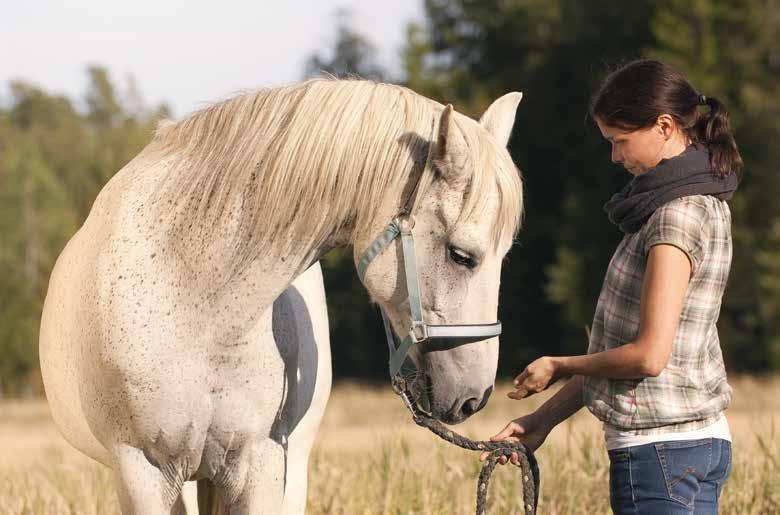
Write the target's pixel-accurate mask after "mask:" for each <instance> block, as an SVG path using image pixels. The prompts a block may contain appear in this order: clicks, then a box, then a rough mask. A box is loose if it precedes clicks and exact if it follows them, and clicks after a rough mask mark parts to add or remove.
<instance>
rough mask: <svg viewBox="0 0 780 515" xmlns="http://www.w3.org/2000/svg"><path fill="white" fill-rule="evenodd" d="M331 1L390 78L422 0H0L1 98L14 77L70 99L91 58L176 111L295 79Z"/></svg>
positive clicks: (328, 44)
mask: <svg viewBox="0 0 780 515" xmlns="http://www.w3.org/2000/svg"><path fill="white" fill-rule="evenodd" d="M340 8H347V9H349V10H350V12H351V16H350V20H351V22H352V23H351V26H352V27H353V28H354V29H355V30H356V31H357V32H358V33H360V34H361V35H363V36H364V37H366V38H367V39H369V41H371V42H372V43H373V44H374V46H375V47H376V49H377V51H378V55H377V60H378V62H379V64H380V65H382V66H383V67H384V68H385V69H387V70H388V71H389V72H390V73H391V74H395V75H398V74H399V73H400V50H401V47H402V45H403V43H404V40H405V30H406V25H407V23H409V22H411V21H422V19H423V6H422V0H385V1H380V0H362V1H361V0H319V1H317V0H302V1H295V0H290V1H283V0H243V1H240V0H210V1H204V0H123V1H117V0H67V1H63V0H59V1H57V0H0V101H2V99H3V97H5V98H7V97H8V83H9V81H10V80H12V79H23V80H25V81H27V82H31V83H33V84H35V85H37V86H40V87H41V88H43V89H44V90H45V91H47V92H50V93H60V94H65V95H67V96H68V97H70V98H71V99H73V100H75V101H77V104H78V103H79V101H80V100H81V99H82V98H83V96H84V93H85V91H86V87H87V73H86V69H87V66H89V65H90V64H98V65H101V66H105V67H107V68H108V70H109V73H110V75H111V78H112V80H113V82H114V83H115V85H117V86H118V88H119V89H120V91H121V90H123V89H125V88H126V84H127V82H128V80H127V77H128V76H132V77H133V79H134V80H135V82H136V84H137V86H138V89H139V92H140V94H141V96H142V98H143V99H144V101H145V103H146V104H148V105H149V106H155V105H157V104H159V103H162V102H165V103H166V104H168V105H169V106H170V107H171V108H172V110H173V114H174V116H175V117H180V116H183V115H185V114H187V113H189V112H191V111H193V110H196V109H199V108H201V107H204V106H205V105H208V104H209V103H210V102H214V101H217V100H220V99H222V98H225V97H227V96H229V95H231V94H234V93H237V92H240V91H242V90H246V89H254V88H258V87H266V86H275V85H281V84H286V83H289V82H293V81H296V80H300V79H301V78H302V73H303V69H304V66H305V62H306V59H307V58H308V57H309V56H310V55H312V54H314V53H323V52H327V51H329V50H330V49H331V48H332V47H333V43H334V41H335V35H336V23H335V12H336V11H337V10H338V9H340Z"/></svg>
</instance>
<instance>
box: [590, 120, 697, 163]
mask: <svg viewBox="0 0 780 515" xmlns="http://www.w3.org/2000/svg"><path fill="white" fill-rule="evenodd" d="M596 123H597V124H598V126H599V129H600V130H601V135H602V136H604V139H606V140H607V141H609V142H610V143H611V144H612V162H613V163H616V164H619V165H621V166H623V168H625V169H626V170H627V171H628V173H630V174H631V175H634V176H636V175H641V174H643V173H645V172H646V171H648V170H650V169H651V168H653V167H655V165H657V164H658V162H659V161H661V159H664V158H666V157H671V156H670V155H669V150H670V148H669V145H668V143H669V141H670V135H672V134H673V132H674V131H673V132H672V133H670V132H668V131H667V130H665V129H666V128H665V127H664V126H663V124H664V121H662V120H661V117H659V121H658V122H656V124H655V125H653V126H651V127H647V128H645V129H636V130H633V131H628V130H625V129H620V128H617V127H612V126H610V125H606V124H605V123H604V122H603V121H602V120H601V119H599V118H598V117H596ZM684 148H685V147H684V146H683V150H684ZM680 151H681V150H680ZM680 151H678V152H677V153H679V152H680ZM673 155H676V154H673Z"/></svg>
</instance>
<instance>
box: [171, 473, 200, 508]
mask: <svg viewBox="0 0 780 515" xmlns="http://www.w3.org/2000/svg"><path fill="white" fill-rule="evenodd" d="M171 515H199V512H198V483H197V481H187V482H185V483H184V486H182V489H181V493H180V494H179V497H178V499H176V502H175V503H174V505H173V508H172V509H171Z"/></svg>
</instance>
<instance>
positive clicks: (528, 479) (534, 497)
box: [393, 375, 540, 515]
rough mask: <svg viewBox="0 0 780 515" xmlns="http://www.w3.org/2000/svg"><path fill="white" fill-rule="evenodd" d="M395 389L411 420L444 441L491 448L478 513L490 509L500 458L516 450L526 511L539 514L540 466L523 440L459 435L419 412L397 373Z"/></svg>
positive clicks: (482, 476) (481, 475)
mask: <svg viewBox="0 0 780 515" xmlns="http://www.w3.org/2000/svg"><path fill="white" fill-rule="evenodd" d="M393 391H395V393H397V394H398V395H399V396H400V397H401V398H402V399H403V400H404V404H406V407H407V408H408V409H409V411H410V412H411V413H412V419H413V420H414V422H415V423H416V424H417V425H418V426H421V427H425V428H427V429H428V430H430V431H431V432H433V433H434V434H436V435H437V436H439V437H440V438H442V439H443V440H446V441H448V442H450V443H451V444H454V445H457V446H458V447H461V448H463V449H466V450H469V451H490V456H489V457H488V459H487V461H486V462H485V464H484V465H483V466H482V471H481V472H480V473H479V479H478V481H477V508H476V515H484V514H485V511H486V509H487V492H488V483H489V482H490V475H491V474H492V473H493V469H495V468H496V463H497V462H498V459H499V458H500V457H501V456H506V457H507V459H509V457H510V456H511V455H512V453H513V452H514V453H517V455H518V457H519V461H520V465H519V467H520V470H521V471H522V473H523V478H522V487H523V507H524V508H525V514H526V515H536V506H537V504H538V502H539V479H540V478H539V465H538V464H537V463H536V458H535V457H534V453H533V452H531V450H530V449H528V447H526V446H525V445H524V444H522V443H520V442H507V441H503V442H491V441H474V440H471V439H469V438H466V437H465V436H462V435H459V434H458V433H456V432H455V431H452V430H451V429H449V428H447V427H446V426H444V424H442V423H441V422H439V421H438V420H436V419H434V418H431V417H429V416H428V415H426V414H425V413H423V412H422V411H420V410H419V409H418V408H417V406H416V404H415V403H414V402H412V396H411V392H409V390H408V388H407V385H406V381H405V380H404V379H402V378H401V377H400V376H398V375H396V376H395V377H394V378H393ZM510 463H511V462H510Z"/></svg>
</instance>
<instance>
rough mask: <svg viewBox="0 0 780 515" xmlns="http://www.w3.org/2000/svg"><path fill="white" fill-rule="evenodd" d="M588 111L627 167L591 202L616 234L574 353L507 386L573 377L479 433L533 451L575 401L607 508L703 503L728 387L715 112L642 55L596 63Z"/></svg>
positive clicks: (719, 135)
mask: <svg viewBox="0 0 780 515" xmlns="http://www.w3.org/2000/svg"><path fill="white" fill-rule="evenodd" d="M707 107H708V108H709V109H706V108H707ZM590 114H591V116H592V118H593V119H594V120H595V122H596V124H597V125H598V128H599V130H600V131H601V134H602V135H603V136H604V138H605V139H607V140H608V141H609V142H610V143H611V144H612V161H613V162H615V163H618V164H620V165H622V166H623V167H624V168H625V169H626V170H627V171H628V172H629V173H630V174H631V175H633V176H634V177H633V179H632V180H631V182H629V184H628V185H627V186H626V187H625V188H624V189H623V190H622V191H620V192H618V193H617V194H615V195H614V196H613V197H612V199H611V200H610V201H609V202H607V203H606V205H605V206H604V208H605V210H606V212H607V214H608V217H609V219H610V220H611V221H612V222H613V223H615V224H616V225H618V226H619V227H620V229H621V230H622V231H623V232H624V233H625V235H624V237H623V239H622V241H621V242H620V244H619V245H618V247H617V250H616V251H615V253H614V255H613V257H612V260H611V261H610V263H609V266H608V269H607V272H606V276H605V278H604V283H603V286H602V290H601V294H600V296H599V299H598V304H597V306H596V313H595V316H594V319H593V325H592V330H591V334H590V343H589V347H588V353H587V355H584V356H561V357H549V356H545V357H542V358H540V359H537V360H536V361H534V362H533V363H531V364H530V365H528V367H527V368H526V369H525V370H524V371H523V372H522V373H521V374H520V375H519V376H517V378H516V379H515V381H514V385H515V389H514V391H512V392H510V393H509V394H508V396H509V397H511V398H513V399H522V398H524V397H526V396H528V395H531V394H533V393H535V392H540V391H542V390H544V389H545V388H547V387H548V386H549V385H550V384H551V383H553V382H554V381H555V380H556V379H557V378H559V377H561V376H568V375H572V376H574V377H573V378H572V379H571V380H570V381H569V382H568V384H566V385H565V386H564V387H563V388H562V389H561V390H559V391H558V393H557V394H556V395H555V396H553V397H552V398H551V399H550V400H548V401H547V402H546V403H544V405H542V406H541V407H540V408H539V409H538V410H536V411H535V412H533V413H531V414H530V415H526V416H524V417H521V418H518V419H516V420H513V421H511V422H510V423H509V424H508V425H507V426H506V427H505V428H504V430H502V431H501V432H500V433H499V434H497V435H496V436H494V437H493V440H503V439H508V438H516V439H519V440H520V441H522V442H524V443H525V444H526V445H528V446H529V447H530V448H531V449H532V450H535V449H536V448H537V447H539V446H540V445H541V444H542V443H543V442H544V440H545V438H546V437H547V435H548V434H549V432H550V431H551V430H552V428H553V427H555V426H556V425H557V424H559V423H560V422H562V421H563V420H565V419H566V418H568V417H570V416H571V415H573V414H574V413H575V412H577V411H578V410H579V409H580V408H582V407H583V406H587V407H588V409H589V410H590V411H591V412H592V413H593V414H594V415H595V416H596V417H598V418H599V419H600V420H601V421H602V422H603V425H604V435H605V440H606V447H607V450H608V453H609V458H610V501H611V505H612V510H613V511H614V512H615V513H618V514H624V513H696V514H699V513H717V509H718V497H719V495H720V493H721V490H722V488H723V483H724V482H725V480H726V478H727V477H728V475H729V472H730V470H731V436H730V433H729V427H728V423H727V421H726V418H725V417H724V415H723V412H724V410H725V409H726V408H727V407H728V405H729V402H730V400H731V387H730V386H729V384H728V382H727V381H726V371H725V368H724V365H723V357H722V354H721V350H720V344H719V340H718V332H717V329H716V322H717V320H718V314H719V312H720V305H721V298H722V296H723V290H724V288H725V285H726V280H727V278H728V274H729V268H730V265H731V254H732V251H731V214H730V211H729V208H728V204H727V203H726V201H727V200H728V199H730V198H731V196H732V194H733V192H734V191H735V190H736V188H737V185H738V183H739V181H740V179H741V177H742V159H741V157H740V155H739V151H738V149H737V145H736V143H735V141H734V138H733V135H732V133H731V129H730V125H729V116H728V113H727V111H726V109H725V107H724V106H723V104H722V103H721V102H719V101H718V100H716V99H714V98H711V97H705V96H704V95H701V94H699V93H698V92H697V91H696V90H695V89H694V88H693V86H691V84H690V83H689V82H688V80H687V79H686V78H685V77H684V76H683V75H682V74H681V73H680V72H679V71H677V70H675V69H674V68H672V67H671V66H669V65H667V64H664V63H662V62H658V61H651V60H640V61H635V62H632V63H629V64H628V65H626V66H624V67H622V68H620V69H618V70H616V71H615V72H613V73H612V74H610V75H609V76H608V77H607V78H606V80H605V81H604V83H603V85H602V86H601V88H600V90H599V91H598V92H597V93H596V95H595V96H594V98H593V100H592V102H591V112H590ZM486 457H487V453H485V454H483V456H482V457H481V459H483V460H484V459H485V458H486ZM512 460H513V461H515V457H512ZM502 462H503V463H505V462H506V460H505V459H504V460H502Z"/></svg>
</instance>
